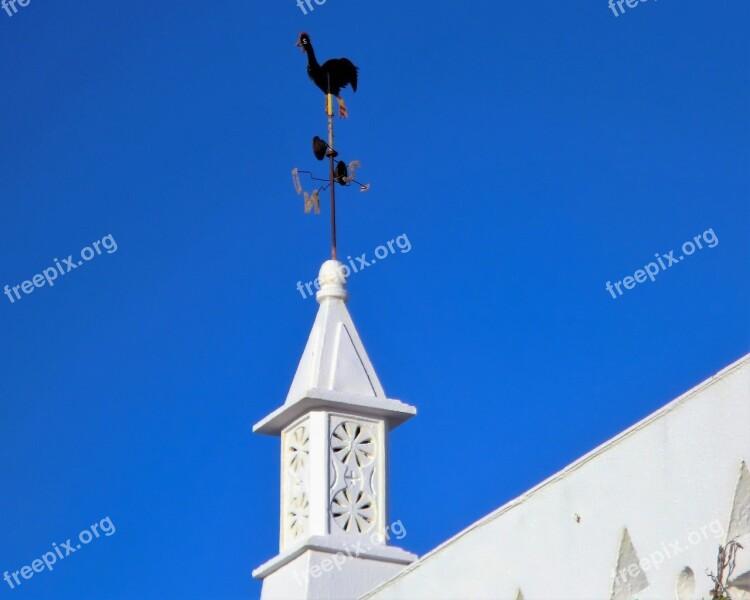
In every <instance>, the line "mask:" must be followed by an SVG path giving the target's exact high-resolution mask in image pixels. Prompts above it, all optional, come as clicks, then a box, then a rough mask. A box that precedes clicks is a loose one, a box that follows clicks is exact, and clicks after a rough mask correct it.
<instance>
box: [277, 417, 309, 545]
mask: <svg viewBox="0 0 750 600" xmlns="http://www.w3.org/2000/svg"><path fill="white" fill-rule="evenodd" d="M283 437H284V439H283V454H282V460H283V473H282V476H283V477H284V483H283V496H284V497H283V498H282V546H286V545H287V544H289V543H290V542H294V541H295V540H297V539H299V538H302V537H304V536H305V534H306V533H307V531H308V524H309V519H310V514H309V509H310V503H309V498H308V490H309V484H310V422H309V420H308V419H305V420H304V421H301V422H300V423H298V424H296V425H294V426H292V427H290V428H289V429H288V430H287V431H285V432H284V436H283Z"/></svg>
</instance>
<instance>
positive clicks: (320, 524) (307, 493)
mask: <svg viewBox="0 0 750 600" xmlns="http://www.w3.org/2000/svg"><path fill="white" fill-rule="evenodd" d="M319 280H320V283H321V289H320V291H319V292H318V293H317V300H318V302H319V303H320V307H319V309H318V315H317V317H316V319H315V323H314V325H313V329H312V332H311V333H310V337H309V339H308V342H307V345H306V347H305V350H304V352H303V354H302V359H301V360H300V363H299V366H298V367H297V373H296V374H295V376H294V380H293V381H292V385H291V388H290V390H289V394H288V395H287V398H286V402H285V403H284V405H283V406H281V407H280V408H279V409H277V410H275V411H274V412H272V413H271V414H270V415H268V416H267V417H266V418H265V419H263V420H262V421H260V422H259V423H258V424H256V425H255V427H254V428H253V430H254V431H255V432H258V433H265V434H270V435H280V436H281V446H282V447H281V515H280V523H281V524H280V540H279V554H278V555H277V556H276V557H275V558H273V559H271V560H269V561H268V562H267V563H265V564H264V565H262V566H260V567H258V568H257V569H256V570H255V571H254V572H253V576H254V577H256V578H258V579H262V580H263V592H262V598H263V600H282V599H283V600H291V599H304V600H324V599H334V598H357V597H359V596H361V595H362V594H364V593H365V592H367V591H368V590H369V589H372V588H373V587H374V586H376V585H378V584H379V583H381V582H382V581H385V580H386V579H388V578H389V577H392V576H393V575H395V574H397V573H398V572H399V571H401V570H402V569H403V568H404V566H406V565H408V564H410V563H412V562H413V561H414V560H416V558H417V557H416V555H414V554H411V553H409V552H406V551H404V550H401V549H399V548H395V547H393V546H388V545H387V542H388V535H387V529H388V512H387V501H388V496H387V469H386V467H387V463H386V461H387V451H388V434H389V432H390V430H391V429H393V428H394V427H396V426H397V425H399V424H401V423H403V422H404V421H405V420H407V419H409V418H411V417H412V416H414V415H415V414H416V409H415V408H414V407H413V406H409V405H408V404H404V403H403V402H400V401H398V400H392V399H389V398H388V397H386V395H385V392H384V391H383V386H382V385H381V384H380V380H379V379H378V376H377V374H376V373H375V370H374V369H373V367H372V363H371V362H370V359H369V358H368V356H367V352H366V351H365V349H364V346H363V345H362V341H361V340H360V338H359V334H358V333H357V330H356V328H355V327H354V323H353V322H352V320H351V317H350V316H349V312H348V310H347V309H346V305H345V302H346V300H347V293H346V291H345V289H344V284H345V280H344V276H343V274H342V269H341V264H340V263H338V262H336V261H327V262H325V263H324V264H323V266H322V268H321V270H320V276H319Z"/></svg>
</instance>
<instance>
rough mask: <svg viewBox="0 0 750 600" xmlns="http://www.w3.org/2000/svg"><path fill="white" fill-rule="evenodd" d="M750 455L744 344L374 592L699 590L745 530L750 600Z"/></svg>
mask: <svg viewBox="0 0 750 600" xmlns="http://www.w3.org/2000/svg"><path fill="white" fill-rule="evenodd" d="M749 461H750V355H747V356H745V357H743V358H742V359H740V360H738V361H737V362H735V363H734V364H732V365H730V366H729V367H727V368H726V369H724V370H722V371H720V372H719V373H718V374H716V375H715V376H714V377H711V378H710V379H708V380H707V381H705V382H703V383H702V384H700V385H698V386H697V387H695V388H694V389H692V390H690V391H689V392H687V393H686V394H684V395H682V396H680V397H679V398H677V399H676V400H674V401H673V402H671V403H670V404H668V405H667V406H665V407H664V408H662V409H661V410H659V411H657V412H656V413H654V414H652V415H651V416H649V417H647V418H646V419H644V420H643V421H641V422H640V423H638V424H636V425H635V426H633V427H631V428H630V429H628V430H627V431H625V432H624V433H622V434H621V435H619V436H617V437H615V438H614V439H612V440H610V441H609V442H607V443H605V444H603V445H602V446H600V447H599V448H597V449H596V450H594V451H593V452H591V453H589V454H587V455H586V456H584V457H583V458H581V459H580V460H578V461H576V462H575V463H573V464H572V465H570V466H569V467H567V468H566V469H564V470H563V471H561V472H560V473H558V474H556V475H554V476H553V477H551V478H550V479H548V480H547V481H545V482H543V483H541V484H540V485H538V486H537V487H535V488H534V489H532V490H530V491H528V492H527V493H525V494H523V495H522V496H520V497H518V498H516V499H515V500H513V501H511V502H509V503H508V504H506V505H505V506H503V507H501V508H499V509H498V510H496V511H495V512H493V513H491V514H490V515H488V516H487V517H485V518H484V519H482V520H480V521H478V522H477V523H474V524H473V525H471V526H469V527H468V528H467V529H466V530H464V531H463V532H461V533H459V534H458V535H456V536H455V537H454V538H452V539H450V540H448V541H447V542H445V543H444V544H442V545H441V546H439V547H438V548H436V549H435V550H433V551H432V552H430V553H428V554H427V555H425V556H424V557H422V558H421V559H420V560H418V561H416V562H415V563H413V564H412V565H410V566H409V567H407V568H406V569H404V570H403V571H402V572H401V573H399V574H398V575H396V576H395V577H394V578H393V579H391V580H390V581H388V582H386V583H384V584H382V585H381V586H380V587H378V588H376V589H375V590H374V591H372V592H371V593H369V594H366V595H365V596H364V597H363V598H366V599H367V600H419V599H424V600H456V599H459V598H460V599H462V600H474V599H488V600H489V599H492V600H519V599H521V598H525V599H526V600H565V599H569V600H589V599H590V600H606V599H608V598H609V599H612V600H632V599H634V598H637V599H638V600H649V599H654V600H667V599H673V598H676V599H678V600H697V599H699V598H708V591H709V590H710V589H711V588H712V583H711V581H710V579H709V578H708V577H707V575H706V572H707V571H711V570H713V571H715V570H716V557H717V550H718V546H719V544H724V543H725V541H726V540H728V539H732V538H735V537H736V538H739V541H740V542H741V543H742V544H743V546H744V547H745V549H744V550H740V552H739V554H738V560H737V568H736V570H735V577H734V579H733V582H734V586H733V587H731V588H730V591H731V592H732V600H748V599H750V473H749V472H748V467H747V465H748V462H749ZM657 562H658V563H659V564H656V563H657ZM628 569H629V570H628ZM618 571H619V572H620V575H619V576H618V575H617V572H618ZM334 597H339V596H331V598H334Z"/></svg>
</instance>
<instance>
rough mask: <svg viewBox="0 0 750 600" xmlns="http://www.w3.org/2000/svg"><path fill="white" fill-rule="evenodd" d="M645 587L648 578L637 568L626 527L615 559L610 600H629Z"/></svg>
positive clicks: (637, 563)
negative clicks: (615, 564) (615, 566)
mask: <svg viewBox="0 0 750 600" xmlns="http://www.w3.org/2000/svg"><path fill="white" fill-rule="evenodd" d="M647 587H648V578H647V577H646V574H645V573H644V572H643V569H641V567H640V566H639V561H638V554H637V553H636V551H635V546H633V542H632V541H631V539H630V534H629V533H628V529H627V527H626V528H625V529H624V530H623V532H622V540H621V541H620V554H619V556H618V558H617V569H616V570H615V574H614V584H613V585H612V598H611V600H631V599H632V598H633V596H635V595H636V594H637V593H639V592H641V591H643V590H645V589H646V588H647Z"/></svg>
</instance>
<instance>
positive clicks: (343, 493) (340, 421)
mask: <svg viewBox="0 0 750 600" xmlns="http://www.w3.org/2000/svg"><path fill="white" fill-rule="evenodd" d="M329 431H330V435H329V441H330V464H331V467H330V478H329V483H330V490H329V506H330V514H329V521H330V531H331V533H341V532H343V533H351V534H364V533H369V532H371V531H372V530H373V528H375V527H376V526H377V525H378V516H379V511H380V509H381V507H380V506H379V504H380V503H381V502H382V500H381V498H380V488H379V486H380V478H381V477H382V473H381V471H382V465H381V464H380V460H379V456H380V450H381V448H380V446H381V444H382V440H381V436H382V433H381V427H380V423H379V422H377V421H369V420H367V419H362V418H351V417H345V416H341V415H331V417H330V428H329Z"/></svg>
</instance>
